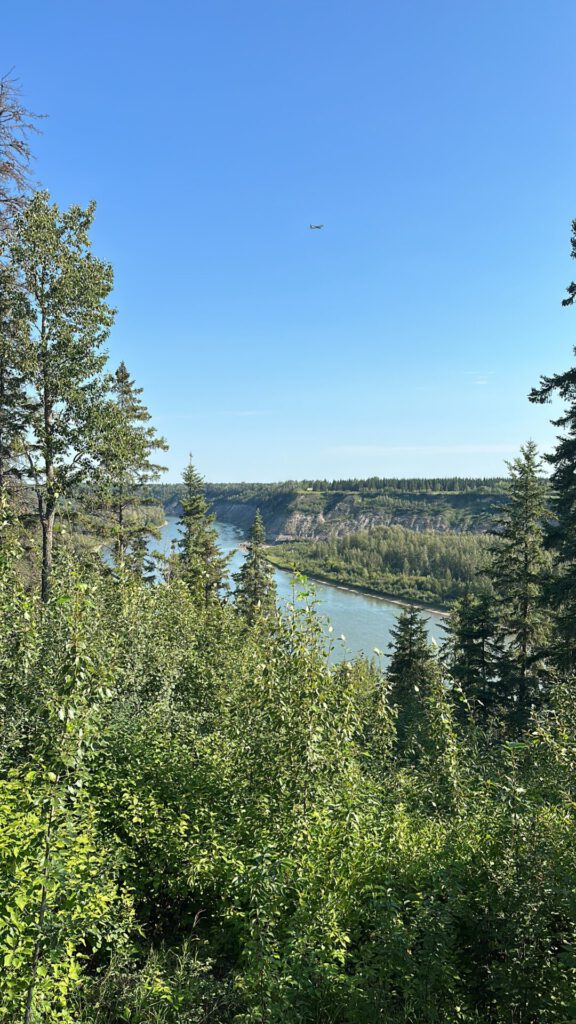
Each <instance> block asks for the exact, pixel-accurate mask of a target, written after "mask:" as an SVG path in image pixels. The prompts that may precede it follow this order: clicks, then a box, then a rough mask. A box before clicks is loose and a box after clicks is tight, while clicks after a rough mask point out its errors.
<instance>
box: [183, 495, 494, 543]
mask: <svg viewBox="0 0 576 1024" xmlns="http://www.w3.org/2000/svg"><path fill="white" fill-rule="evenodd" d="M206 496H207V498H208V500H209V502H210V505H211V508H212V511H213V512H214V514H215V515H216V517H217V518H218V519H219V520H221V521H222V522H225V523H231V524H232V525H234V526H237V527H239V528H240V529H242V530H245V531H247V530H249V528H250V526H251V524H252V522H253V519H254V514H255V512H256V509H257V508H259V509H260V511H261V513H262V516H263V519H264V523H265V526H266V535H267V539H268V541H269V542H271V543H283V542H286V541H294V540H325V539H327V538H329V537H343V536H346V535H347V534H350V533H354V532H356V531H359V530H369V529H372V528H374V527H375V526H391V525H394V524H397V525H400V526H404V527H406V528H408V529H411V530H416V531H423V530H434V531H435V532H438V533H445V532H447V531H455V532H457V533H461V532H468V531H472V532H484V531H486V530H487V529H489V528H490V525H491V520H492V510H493V507H494V505H495V503H496V502H497V501H498V500H499V499H501V497H502V494H501V492H500V489H499V488H498V487H497V486H494V485H492V486H486V487H484V488H480V487H479V488H478V489H477V490H474V491H467V492H457V491H439V492H437V493H430V492H425V491H423V492H410V491H401V490H397V491H395V492H394V493H384V494H383V493H371V492H369V491H368V492H366V491H365V492H361V493H358V492H346V491H318V490H312V489H297V488H293V489H290V488H287V487H286V486H285V485H270V486H268V487H267V486H266V485H264V484H251V485H242V484H240V485H231V484H226V485H208V486H207V489H206ZM164 507H165V509H166V512H167V514H174V515H177V514H178V512H179V495H178V491H177V489H173V490H172V493H171V494H170V495H166V496H165V497H164Z"/></svg>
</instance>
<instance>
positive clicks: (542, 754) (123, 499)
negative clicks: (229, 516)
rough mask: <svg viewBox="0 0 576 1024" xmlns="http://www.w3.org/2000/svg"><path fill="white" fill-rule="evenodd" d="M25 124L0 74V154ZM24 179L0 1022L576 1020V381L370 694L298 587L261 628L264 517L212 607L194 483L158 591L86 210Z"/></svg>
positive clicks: (15, 174)
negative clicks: (456, 584) (477, 538)
mask: <svg viewBox="0 0 576 1024" xmlns="http://www.w3.org/2000/svg"><path fill="white" fill-rule="evenodd" d="M26 123H27V117H26V111H25V110H24V108H23V107H22V104H21V101H20V98H19V95H18V92H17V90H16V89H15V87H14V85H13V83H11V82H10V81H9V80H6V79H5V80H4V81H3V83H2V88H1V89H0V143H1V144H2V146H3V152H5V153H7V154H8V157H10V153H11V150H10V148H9V146H7V144H6V142H7V140H8V142H9V141H10V138H11V137H12V136H11V132H12V135H13V133H14V132H16V133H18V132H20V131H21V130H22V125H23V124H24V125H26ZM16 137H17V138H19V135H18V134H17V136H16ZM24 137H26V136H24ZM15 152H16V154H17V157H16V163H14V160H12V162H11V161H10V159H7V160H5V161H3V162H0V185H1V188H0V213H1V214H2V218H1V224H2V228H1V236H0V237H1V248H0V346H1V351H0V595H1V600H0V965H1V970H0V1021H2V1022H5V1024H16V1022H22V1024H120V1022H131V1024H193V1022H194V1024H208V1022H216V1024H233V1022H237V1024H239V1022H253V1024H256V1022H260V1024H280V1022H283V1024H284V1022H288V1024H301V1022H304V1024H306V1022H310V1024H319V1022H320V1024H371V1022H376V1021H382V1020H386V1021H389V1022H391V1024H426V1022H429V1024H452V1022H456V1021H458V1022H464V1024H471V1022H476V1024H479V1022H488V1024H512V1022H518V1024H566V1022H568V1021H571V1020H576V997H575V992H576V842H575V840H576V830H575V822H574V801H575V795H576V794H575V785H576V784H575V779H576V772H575V769H576V711H575V707H576V705H575V701H574V687H575V685H576V673H575V668H576V661H575V657H576V483H575V481H576V368H575V367H572V368H570V369H569V370H567V371H566V372H564V373H556V374H553V375H551V376H545V377H543V378H542V381H541V382H540V385H539V386H538V387H536V388H535V389H534V391H533V392H532V394H531V396H530V397H531V400H532V401H534V402H547V401H549V400H550V398H551V397H553V396H557V395H558V396H559V397H560V398H561V400H562V402H563V406H564V412H563V413H562V415H561V416H560V417H559V418H558V419H557V420H556V427H557V431H558V441H557V444H556V447H555V448H554V450H553V451H551V452H550V453H549V454H548V455H547V456H546V460H547V467H548V469H549V470H550V474H551V475H550V481H549V483H548V482H547V481H545V480H544V479H543V466H542V461H541V458H540V456H539V454H538V452H537V450H536V446H535V445H534V444H533V443H532V442H528V443H526V444H525V445H524V446H523V447H522V449H521V451H520V452H519V454H518V456H517V457H516V458H515V459H514V460H513V461H512V462H511V463H510V466H509V475H508V480H507V484H506V487H505V494H503V495H502V499H503V500H502V501H501V502H500V504H499V508H498V509H496V510H495V519H494V533H495V535H494V536H493V537H492V538H491V539H490V540H489V541H487V542H486V551H485V559H484V562H483V566H482V573H481V580H479V581H478V583H479V585H478V587H477V588H474V589H473V588H470V589H468V590H467V591H466V593H464V595H463V596H462V597H461V599H460V600H458V601H457V602H456V604H455V606H454V608H453V610H452V612H451V615H450V618H449V624H448V629H447V639H446V643H445V645H444V646H443V647H442V648H441V650H440V651H439V650H438V648H437V647H435V646H434V645H432V644H431V643H429V641H428V639H427V633H426V628H425V622H424V620H423V619H422V617H421V616H420V615H419V613H418V612H417V611H416V610H415V609H410V610H407V611H405V612H403V613H402V614H401V615H400V617H399V619H398V622H397V625H396V627H395V629H394V633H393V640H392V643H391V651H390V653H391V658H390V661H389V663H388V664H387V665H386V667H385V668H384V665H383V659H382V652H380V651H378V650H375V651H374V656H373V658H371V659H358V660H356V661H351V662H344V663H340V664H337V665H331V664H329V661H328V659H327V654H328V651H327V649H326V648H327V641H326V639H325V633H324V631H323V630H322V628H321V626H320V623H319V622H318V618H317V616H316V613H315V611H314V598H313V593H310V592H309V591H308V589H307V585H306V582H305V580H303V579H300V580H299V581H297V583H296V587H297V589H300V590H301V599H300V600H298V601H295V602H294V604H293V605H289V606H288V607H287V608H285V609H283V610H279V609H278V608H277V599H276V594H275V591H274V583H273V578H272V575H271V570H270V567H269V563H268V561H267V559H266V548H265V543H266V532H265V522H264V518H263V516H262V515H260V514H259V513H258V514H256V513H255V515H254V521H253V523H252V527H251V530H250V535H249V539H248V542H247V554H246V559H245V561H244V563H243V565H242V567H241V569H240V570H239V571H238V572H237V573H236V577H235V583H236V588H235V591H234V595H233V596H232V597H231V596H230V595H229V592H228V589H227V573H228V566H227V560H226V558H225V557H224V556H223V555H222V553H221V552H220V551H219V548H218V544H217V533H216V530H215V527H214V522H213V516H212V515H211V513H210V505H209V500H208V495H207V492H206V488H205V484H204V481H203V479H202V477H201V475H200V474H199V472H198V471H197V469H196V467H195V466H194V465H193V463H192V462H191V461H190V463H189V464H188V466H187V467H185V469H184V472H183V483H182V488H181V490H180V491H179V514H180V537H179V542H178V544H177V545H176V546H175V548H174V550H173V552H172V554H171V556H170V557H168V558H166V559H165V561H164V563H163V565H162V578H161V580H160V581H156V579H155V577H154V576H153V574H152V572H151V565H150V559H149V555H148V547H147V539H148V537H149V536H150V533H151V531H153V530H154V523H152V522H148V519H147V514H146V504H145V502H146V500H147V496H148V495H149V488H150V485H151V484H152V483H154V482H155V481H156V480H157V479H158V476H159V474H160V472H161V465H160V464H159V461H158V459H161V455H159V454H158V453H159V452H161V451H162V450H163V449H164V448H165V446H166V443H165V441H164V440H163V438H161V437H160V436H159V435H158V434H157V432H156V430H155V429H154V427H153V425H152V423H151V421H150V417H149V414H148V411H147V409H146V406H145V404H144V401H143V396H142V393H141V391H140V389H139V388H138V387H137V386H136V384H135V382H134V380H133V379H132V378H131V376H130V374H129V372H128V370H127V368H126V366H125V365H124V364H123V363H121V364H120V366H118V367H117V368H115V369H114V368H112V369H110V368H109V366H108V363H107V357H106V352H105V348H104V345H105V342H106V339H107V337H108V334H109V332H110V330H111V329H112V326H113V320H114V311H113V310H112V309H111V307H110V306H109V304H108V301H107V300H108V297H109V294H110V290H111V287H112V270H111V267H110V266H109V265H108V264H107V263H105V262H103V261H101V260H100V259H99V258H98V257H97V256H96V255H94V254H93V252H92V250H91V245H90V231H91V228H92V222H93V218H94V216H95V210H94V207H93V206H92V205H91V206H89V207H88V208H87V209H82V208H80V207H75V206H73V207H71V208H70V209H67V210H61V209H59V207H58V206H57V205H56V204H55V203H53V202H52V201H51V200H50V197H49V196H48V195H47V194H46V193H44V192H34V191H32V190H31V189H30V188H29V187H28V185H27V156H28V150H27V148H26V145H23V146H22V145H21V146H20V147H18V148H17V149H16V151H15ZM6 197H8V198H6ZM573 244H574V254H576V221H575V222H574V223H573ZM575 297H576V284H572V285H570V287H569V289H568V298H567V299H566V300H565V301H566V303H567V304H568V305H570V304H571V303H572V302H573V300H574V298H575ZM23 493H24V494H25V495H26V501H25V502H24V507H23V503H22V494H23ZM30 494H33V495H34V498H35V507H34V508H31V507H30V502H29V500H28V498H29V495H30ZM551 500H552V505H551V506H550V501H551ZM551 508H552V511H551ZM80 528H81V531H82V536H83V542H82V543H79V542H78V532H79V529H80ZM102 536H105V537H106V538H108V539H109V540H110V541H111V551H110V558H109V561H108V562H104V561H103V559H102V558H101V556H100V553H99V546H100V543H101V538H102ZM90 537H92V538H93V543H89V542H88V540H87V538H90ZM351 546H352V547H353V544H352V543H351ZM360 547H361V546H360ZM406 557H407V558H412V557H416V555H414V556H413V555H412V554H410V555H409V556H408V555H406Z"/></svg>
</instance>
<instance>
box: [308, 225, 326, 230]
mask: <svg viewBox="0 0 576 1024" xmlns="http://www.w3.org/2000/svg"><path fill="white" fill-rule="evenodd" d="M308 227H309V228H310V231H320V228H323V227H324V225H323V224H309V225H308Z"/></svg>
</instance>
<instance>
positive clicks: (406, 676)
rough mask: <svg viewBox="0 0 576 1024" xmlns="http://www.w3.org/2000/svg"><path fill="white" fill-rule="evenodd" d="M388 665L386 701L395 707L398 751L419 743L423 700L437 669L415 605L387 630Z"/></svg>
mask: <svg viewBox="0 0 576 1024" xmlns="http://www.w3.org/2000/svg"><path fill="white" fill-rule="evenodd" d="M390 634H391V637H392V640H391V642H390V643H389V645H388V647H389V649H390V650H391V652H392V654H391V658H390V664H389V666H388V671H387V673H386V675H387V678H388V685H389V700H390V703H391V704H393V705H395V706H396V708H397V722H396V728H397V736H398V746H399V749H400V750H408V751H412V752H414V751H415V750H416V748H417V747H419V746H421V741H422V729H423V724H424V719H425V718H426V700H427V698H428V697H429V696H430V693H431V692H432V691H433V690H435V688H436V679H437V673H438V668H437V665H436V658H435V656H434V652H433V649H432V645H431V644H430V642H429V640H428V635H427V632H426V620H425V619H424V618H423V617H422V615H421V614H420V613H419V612H418V610H417V609H416V608H407V609H406V610H404V611H402V612H401V614H400V615H399V617H398V621H397V622H396V625H395V626H393V627H392V629H391V631H390Z"/></svg>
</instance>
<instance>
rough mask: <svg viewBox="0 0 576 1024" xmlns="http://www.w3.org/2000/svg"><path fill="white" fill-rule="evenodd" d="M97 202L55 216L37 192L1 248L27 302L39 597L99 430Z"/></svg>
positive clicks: (101, 291) (105, 279)
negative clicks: (59, 524)
mask: <svg viewBox="0 0 576 1024" xmlns="http://www.w3.org/2000/svg"><path fill="white" fill-rule="evenodd" d="M94 209H95V206H94V204H93V203H91V204H90V205H89V206H88V208H87V209H86V210H82V209H81V208H80V207H78V206H73V207H71V208H70V209H69V210H67V211H64V212H61V211H60V210H59V209H58V207H57V206H56V205H52V204H50V202H49V199H48V195H47V194H46V193H37V194H36V195H35V196H34V197H33V198H32V200H31V201H30V202H29V203H28V205H27V206H26V207H25V209H24V210H23V212H22V213H21V214H20V215H19V216H18V217H17V218H16V222H15V225H14V228H13V229H12V230H11V231H10V232H9V234H8V238H7V242H6V243H5V244H4V245H3V255H4V256H5V257H6V258H7V260H8V261H9V263H10V267H11V270H12V272H13V274H14V276H15V280H16V282H17V286H18V287H19V288H20V289H21V290H22V293H23V294H24V296H25V298H26V301H27V332H28V335H29V339H30V346H29V349H30V351H29V355H30V359H29V363H28V366H27V370H26V382H27V388H28V392H29V398H30V403H29V408H28V411H27V416H26V446H25V456H26V464H25V468H26V477H27V479H28V481H29V482H30V484H31V486H32V488H33V490H34V492H35V494H36V499H37V506H38V518H39V522H40V528H41V531H42V582H41V594H42V599H43V600H44V601H46V600H47V599H48V596H49V591H50V576H51V572H52V560H53V544H54V523H55V519H56V514H57V511H58V508H59V506H60V503H61V500H62V498H63V497H66V496H68V495H70V494H72V493H73V491H74V489H75V488H77V487H78V486H79V485H80V484H82V483H83V482H84V481H85V480H87V479H88V478H89V477H90V476H91V474H92V473H93V469H94V464H95V461H96V460H97V458H98V452H99V450H100V448H101V433H102V430H103V429H104V427H105V421H104V417H103V410H104V408H105V393H106V378H105V375H104V373H103V368H104V364H105V362H106V354H105V353H104V352H103V351H102V346H103V344H104V342H105V340H106V338H107V336H108V334H109V331H110V327H111V325H112V322H113V319H114V311H113V310H112V309H111V308H110V307H109V306H108V305H107V304H106V298H107V296H108V295H109V293H110V291H111V289H112V268H111V267H110V266H109V265H108V264H107V263H103V262H102V261H101V260H98V259H96V258H95V257H94V256H93V255H92V253H91V252H90V240H89V235H88V233H89V230H90V227H91V225H92V221H93V219H94Z"/></svg>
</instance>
